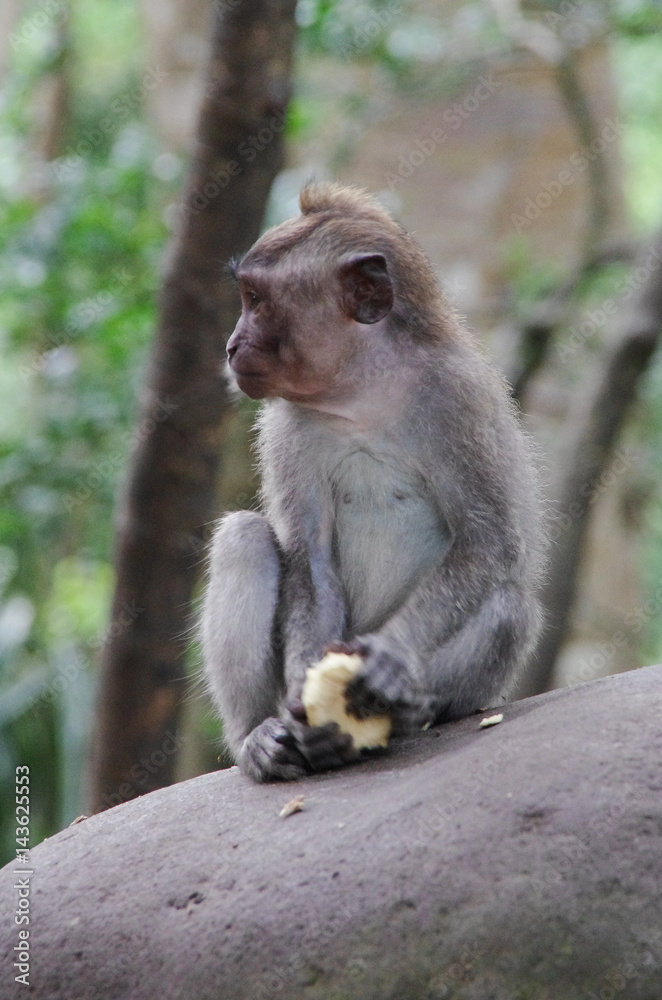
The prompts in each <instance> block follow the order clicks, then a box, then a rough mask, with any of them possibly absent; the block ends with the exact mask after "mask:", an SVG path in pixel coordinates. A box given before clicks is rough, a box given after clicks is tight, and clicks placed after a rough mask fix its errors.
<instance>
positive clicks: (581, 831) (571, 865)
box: [0, 667, 662, 1000]
mask: <svg viewBox="0 0 662 1000" xmlns="http://www.w3.org/2000/svg"><path fill="white" fill-rule="evenodd" d="M478 721H479V720H478V719H477V718H471V719H465V720H464V721H462V722H459V723H455V724H453V725H447V726H444V727H442V728H441V729H438V730H431V731H429V732H427V733H422V734H421V735H420V736H417V737H415V738H413V739H409V740H402V741H394V742H393V743H392V745H391V748H390V749H389V751H388V752H387V753H386V754H384V755H383V756H381V757H379V758H377V759H373V760H371V761H369V762H366V763H363V764H360V765H358V766H355V767H352V768H347V769H346V770H343V771H342V772H336V773H333V774H328V775H323V776H320V777H317V778H311V779H308V780H306V781H301V782H299V783H297V784H288V785H282V784H281V785H269V786H258V785H254V784H251V782H250V781H248V780H247V779H245V778H244V777H242V776H241V775H240V774H239V773H238V771H237V770H236V768H233V769H232V770H231V771H222V772H216V773H214V774H207V775H204V776H203V777H201V778H196V779H194V780H192V781H187V782H184V783H183V784H180V785H176V786H173V787H171V788H167V789H164V790H162V791H159V792H154V793H152V794H150V795H146V796H144V797H143V798H141V799H137V800H134V801H132V802H129V803H127V804H125V805H121V806H118V807H116V808H114V809H111V810H109V811H108V812H106V813H103V814H101V815H99V816H95V817H92V818H91V819H88V820H85V821H84V822H82V823H79V824H77V825H75V826H72V827H71V828H69V829H67V830H64V831H63V832H62V833H60V834H58V835H57V836H55V837H52V838H51V839H50V840H48V841H46V842H45V843H43V844H40V845H39V846H38V847H36V848H34V849H33V850H32V851H31V853H30V861H31V869H32V870H33V871H34V875H33V876H32V877H31V892H30V896H29V916H30V924H29V929H30V952H31V956H32V957H31V962H30V965H31V969H30V982H31V989H30V990H29V991H28V990H26V988H25V986H23V985H20V984H15V983H14V982H13V973H11V972H10V968H11V963H12V961H13V957H12V956H14V955H15V952H14V950H13V949H14V946H15V945H16V944H17V943H18V930H19V928H18V927H17V926H16V925H14V924H12V923H10V921H9V920H8V919H5V920H4V921H3V922H2V931H1V932H0V933H1V938H0V940H1V941H2V946H1V947H0V952H2V953H3V954H4V962H3V965H2V968H3V970H4V971H3V975H2V981H1V983H0V995H1V996H2V997H3V998H4V997H14V996H21V997H25V996H30V997H32V998H39V1000H51V998H61V1000H79V998H80V1000H96V998H104V1000H119V998H127V1000H128V998H130V1000H140V998H150V1000H175V998H177V1000H225V998H227V1000H243V998H246V1000H269V998H272V997H273V998H281V997H282V998H283V1000H291V998H299V997H301V998H306V1000H317V998H334V1000H354V998H356V1000H359V998H360V1000H373V998H374V1000H390V998H392V1000H395V998H401V1000H405V998H406V1000H417V998H421V1000H423V998H426V1000H436V998H445V997H449V998H454V1000H456V998H462V1000H528V998H532V1000H590V998H593V1000H595V998H598V1000H612V998H615V997H618V996H621V997H623V1000H626V998H627V1000H660V997H661V996H662V971H661V960H662V914H661V912H660V911H661V909H662V902H661V900H662V870H661V869H662V836H661V835H662V773H661V771H660V760H661V757H662V754H661V750H662V745H661V744H662V739H661V728H662V727H661V722H662V667H649V668H647V669H643V670H638V671H635V672H633V673H629V674H622V675H620V676H616V677H610V678H607V679H604V680H600V681H595V682H592V683H590V684H586V685H583V686H581V687H577V688H573V689H566V690H562V691H555V692H553V693H551V694H547V695H543V696H540V697H538V698H532V699H529V700H527V701H521V702H517V703H515V704H513V705H509V706H507V707H506V708H505V709H504V721H503V722H502V723H501V724H500V725H498V726H496V727H494V728H489V729H479V728H478ZM295 795H303V796H305V799H304V808H303V812H300V813H296V814H294V815H291V816H289V817H288V818H284V819H281V818H279V810H280V808H281V806H282V805H283V804H284V803H285V802H287V801H288V799H291V798H292V797H293V796H295ZM18 867H19V866H17V865H12V866H9V867H7V868H5V869H3V871H2V872H1V873H0V880H1V885H0V899H2V900H3V908H4V912H5V913H7V914H8V913H9V912H10V911H13V910H14V909H15V905H16V898H17V890H16V889H14V888H12V887H13V886H14V885H15V884H16V876H14V875H13V870H14V869H17V868H18Z"/></svg>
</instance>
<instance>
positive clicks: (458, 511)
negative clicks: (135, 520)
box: [202, 183, 543, 781]
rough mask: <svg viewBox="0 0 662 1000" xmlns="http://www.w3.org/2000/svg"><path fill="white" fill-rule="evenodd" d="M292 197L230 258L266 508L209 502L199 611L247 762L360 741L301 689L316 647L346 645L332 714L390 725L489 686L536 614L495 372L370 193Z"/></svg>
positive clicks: (518, 434)
mask: <svg viewBox="0 0 662 1000" xmlns="http://www.w3.org/2000/svg"><path fill="white" fill-rule="evenodd" d="M301 211H302V214H301V216H299V217H298V218H295V219H291V220H289V221H288V222H285V223H283V224H282V225H280V226H277V227H275V228H274V229H271V230H269V231H268V232H267V233H265V235H264V236H262V237H261V239H259V240H258V242H257V243H256V244H255V245H254V246H253V247H252V248H251V249H250V250H249V251H248V252H247V253H246V254H245V256H243V257H242V258H241V259H240V260H239V261H238V262H235V263H234V264H233V265H232V269H233V271H234V275H235V277H236V280H237V283H238V286H239V290H240V293H241V299H242V306H243V308H242V313H241V317H240V319H239V322H238V323H237V326H236V329H235V331H234V333H233V334H232V337H231V338H230V340H229V342H228V345H227V354H228V359H229V368H230V369H231V373H232V376H233V377H234V379H235V380H236V383H237V385H238V386H239V388H240V389H241V390H242V391H243V392H245V393H246V394H247V395H248V396H250V397H251V398H253V399H263V400H265V402H264V405H263V408H262V411H261V414H260V417H259V421H258V426H259V443H258V453H259V462H260V468H261V474H262V513H257V512H254V511H241V512H236V513H231V514H228V515H227V516H225V517H224V518H223V519H222V520H221V521H220V523H219V525H218V527H217V529H216V532H215V535H214V539H213V543H212V549H211V556H210V565H209V583H208V588H207V592H206V598H205V604H204V611H203V617H202V643H203V651H204V660H205V672H206V676H207V679H208V682H209V686H210V688H211V692H212V695H213V697H214V700H215V702H216V705H217V707H218V710H219V712H220V714H221V716H222V718H223V723H224V736H225V739H226V742H227V744H228V746H229V748H230V749H231V751H232V753H233V754H234V757H235V759H236V761H237V762H238V764H239V766H240V767H241V769H242V770H243V771H244V772H245V773H246V774H248V775H250V776H251V777H253V778H255V779H257V780H258V781H266V780H269V779H273V778H282V779H292V778H299V777H301V776H302V775H305V774H309V773H311V772H314V771H319V770H324V769H327V768H331V767H337V766H340V765H342V764H344V763H347V762H348V761H350V760H352V759H353V758H354V757H355V756H356V751H355V750H354V748H353V745H352V741H351V738H350V737H349V736H347V735H345V734H343V733H341V732H340V731H339V730H338V727H337V726H336V725H335V724H327V725H324V726H309V725H308V724H307V723H306V721H305V713H304V711H303V707H302V704H301V702H300V700H299V699H300V696H301V689H302V685H303V681H304V676H305V673H306V669H307V668H308V667H309V666H310V665H311V664H312V663H313V662H315V661H317V660H319V659H320V658H321V657H322V656H323V654H324V653H325V652H326V651H328V650H329V649H331V650H336V651H343V652H348V653H359V654H360V656H361V657H362V660H363V664H362V668H361V670H360V671H359V673H358V674H357V675H356V676H355V677H354V679H353V680H352V681H351V682H350V684H349V686H348V688H347V696H346V697H347V708H348V711H349V712H350V713H351V714H353V715H355V716H357V717H359V718H365V717H366V716H369V715H373V714H380V713H384V712H385V711H387V712H389V713H390V714H391V717H392V721H393V732H394V733H395V734H398V733H400V734H403V733H411V732H414V731H416V730H417V729H420V728H422V727H425V726H428V725H430V724H433V723H438V722H441V721H443V720H447V719H454V718H458V717H461V716H465V715H468V714H470V713H472V712H476V711H478V710H480V709H483V708H487V707H491V706H494V705H496V704H499V703H500V702H501V701H502V700H503V699H504V697H505V695H506V693H507V691H508V689H509V686H510V685H511V684H512V682H513V679H514V678H515V677H516V675H517V673H518V671H519V670H520V669H521V668H522V666H523V664H524V663H525V661H526V659H527V657H528V656H529V654H530V653H531V651H532V648H533V645H534V642H535V639H536V635H537V632H538V629H539V625H540V610H539V606H538V603H537V601H536V597H535V594H534V587H535V584H536V579H537V577H538V576H539V573H540V567H541V559H542V549H543V545H542V534H543V533H542V530H541V526H540V524H541V520H540V511H539V500H538V492H537V485H536V476H535V473H534V470H533V463H532V459H531V451H530V446H529V443H528V441H527V439H526V437H525V435H524V434H523V433H522V431H521V430H520V427H519V425H518V421H517V417H516V414H515V413H514V409H513V406H512V404H511V401H510V398H509V395H508V392H507V390H506V388H505V386H504V384H503V383H502V381H501V380H500V378H499V377H498V376H497V375H496V374H495V372H494V371H493V370H492V368H491V367H490V366H489V364H488V363H487V362H486V361H485V360H484V358H483V357H482V355H481V353H480V352H479V351H478V350H477V348H476V347H475V346H474V344H473V343H472V341H471V339H470V337H469V336H468V334H467V333H466V332H465V330H464V329H463V328H462V326H461V324H460V323H459V321H458V319H457V317H456V316H455V315H454V313H453V311H452V310H451V309H450V307H449V306H448V304H447V303H446V302H445V300H444V298H443V296H442V294H441V292H440V290H439V287H438V285H437V282H436V280H435V276H434V273H433V270H432V267H431V265H430V263H429V261H428V260H427V258H426V257H425V255H424V254H423V252H422V251H421V249H420V248H419V247H418V245H417V244H416V243H415V241H414V240H413V239H412V237H411V236H409V235H408V234H407V233H406V232H405V231H404V230H403V229H402V228H401V227H400V226H399V225H398V224H397V223H396V222H394V221H393V220H392V219H391V217H390V216H389V215H388V214H387V212H386V211H385V210H384V209H383V208H382V207H381V206H380V204H379V203H378V202H377V201H376V200H375V199H374V198H373V197H371V196H370V195H368V194H367V193H365V192H363V191H359V190H357V189H354V188H347V187H341V186H338V185H336V184H327V183H323V184H311V185H309V186H307V187H306V188H305V189H304V190H303V192H302V194H301Z"/></svg>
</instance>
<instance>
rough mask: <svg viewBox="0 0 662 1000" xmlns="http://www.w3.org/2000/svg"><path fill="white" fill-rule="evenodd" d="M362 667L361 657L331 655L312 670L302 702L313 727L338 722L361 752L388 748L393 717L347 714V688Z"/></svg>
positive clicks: (342, 654)
mask: <svg viewBox="0 0 662 1000" xmlns="http://www.w3.org/2000/svg"><path fill="white" fill-rule="evenodd" d="M362 665H363V660H362V659H361V657H360V656H358V655H353V656H347V655H346V654H345V653H327V655H326V656H325V657H324V659H323V660H320V662H319V663H316V664H314V666H312V667H309V668H308V672H307V673H306V680H305V681H304V685H303V691H302V694H301V699H302V701H303V703H304V706H305V708H306V716H307V718H308V722H309V724H310V725H311V726H323V725H324V723H325V722H337V723H338V725H339V726H340V728H341V730H342V732H343V733H349V735H350V736H351V737H352V739H353V740H354V746H355V747H356V749H357V750H362V749H369V748H371V747H385V746H386V744H387V743H388V738H389V734H390V732H391V717H390V716H389V715H375V716H371V717H370V718H369V719H356V718H355V717H354V716H353V715H348V714H347V706H346V704H345V688H346V687H347V685H348V683H349V681H350V680H351V679H352V677H353V676H354V674H355V673H357V671H359V670H360V669H361V666H362Z"/></svg>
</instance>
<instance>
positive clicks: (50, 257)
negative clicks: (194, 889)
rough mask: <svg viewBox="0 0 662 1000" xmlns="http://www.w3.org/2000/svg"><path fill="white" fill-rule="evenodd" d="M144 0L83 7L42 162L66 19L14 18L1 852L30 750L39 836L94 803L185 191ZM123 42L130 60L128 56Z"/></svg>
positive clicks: (1, 150) (2, 185)
mask: <svg viewBox="0 0 662 1000" xmlns="http://www.w3.org/2000/svg"><path fill="white" fill-rule="evenodd" d="M131 8H132V5H130V4H128V3H119V4H117V3H109V2H102V0H92V2H87V3H82V4H79V5H78V7H77V15H78V16H77V18H76V19H75V20H74V23H73V28H72V34H73V38H74V40H75V45H74V55H73V56H72V61H71V65H72V67H73V74H72V75H73V76H74V78H76V77H77V76H78V75H80V77H81V80H82V78H83V77H84V78H85V79H86V80H87V81H91V86H90V87H88V88H82V89H81V90H80V92H79V93H80V100H79V102H78V103H77V105H76V106H75V108H74V114H73V117H72V118H71V121H70V123H69V135H68V137H67V140H66V142H65V149H64V152H63V155H62V156H61V157H59V158H58V159H57V160H56V161H54V162H53V163H52V164H50V165H45V166H43V168H42V169H41V174H40V176H35V172H34V166H33V164H32V163H31V160H30V159H29V157H28V155H27V153H26V152H25V148H24V145H23V143H22V141H21V139H22V136H23V135H24V134H27V132H28V131H29V130H28V126H27V122H28V121H29V114H30V103H29V100H28V98H29V95H30V93H31V89H32V88H33V86H34V84H35V82H37V81H38V80H39V79H40V76H41V74H43V72H44V67H46V69H48V65H49V64H48V59H47V58H46V54H45V48H47V47H48V46H47V44H46V42H45V41H44V36H47V34H48V27H50V28H51V29H52V28H53V25H52V24H51V25H50V26H47V27H46V29H44V31H43V32H41V33H40V32H39V31H33V30H32V28H34V26H35V24H36V21H35V20H34V18H35V10H34V8H30V9H29V10H28V11H27V12H26V17H25V19H24V21H23V22H22V23H21V24H20V25H19V27H18V29H17V31H18V34H17V35H16V44H15V46H14V49H15V69H14V73H13V75H12V88H11V90H10V92H9V95H8V98H7V101H6V104H5V107H4V109H3V110H4V114H3V119H2V127H1V131H0V167H3V168H4V169H2V171H1V173H0V191H1V193H2V195H3V198H2V201H0V351H1V352H2V358H3V364H2V368H1V374H0V781H1V785H0V815H1V816H2V817H3V819H2V826H0V851H1V852H2V854H3V855H4V856H7V855H8V852H11V854H13V809H12V807H11V803H12V801H13V776H14V768H15V766H16V765H17V764H27V765H28V766H29V767H30V771H31V777H32V791H33V795H32V803H33V808H34V810H35V812H34V816H33V823H32V839H33V842H36V841H38V840H39V839H41V838H43V836H45V835H47V834H49V833H52V832H53V831H54V829H57V828H58V827H59V826H61V825H62V824H63V823H65V822H68V821H70V820H71V818H73V816H74V815H75V814H76V811H77V810H78V809H79V806H78V803H77V800H78V793H79V787H80V781H81V765H82V762H83V760H84V748H85V744H86V740H87V738H88V735H89V734H88V733H87V728H88V725H89V719H90V709H91V702H92V692H93V682H92V676H93V670H92V668H93V664H94V661H95V659H96V657H97V655H98V650H99V647H100V644H101V641H102V638H103V633H104V629H105V627H106V619H107V614H108V606H109V595H110V592H111V587H112V569H111V563H110V560H111V528H112V512H113V505H114V498H115V495H116V492H117V488H118V484H119V481H120V478H121V475H122V471H123V469H124V467H125V463H126V459H127V456H128V453H129V450H130V448H131V444H132V438H133V434H134V430H133V427H134V423H135V416H136V409H137V406H136V399H137V391H138V386H139V382H140V377H141V370H142V367H143V363H144V359H145V355H146V351H147V347H148V345H149V342H150V340H151V337H152V333H153V328H154V320H155V298H156V292H157V287H158V264H159V260H160V256H161V253H162V249H163V246H164V243H165V240H166V238H167V229H166V225H165V223H164V221H163V218H162V216H163V212H164V208H165V206H166V204H167V201H168V199H170V198H171V197H172V193H171V190H170V189H169V188H168V187H167V186H166V185H165V184H164V183H163V182H161V181H159V180H158V176H161V175H162V174H163V171H162V169H161V166H162V160H163V157H164V156H165V157H169V158H170V159H171V160H172V159H174V158H173V156H172V154H170V153H166V154H163V153H162V152H161V151H160V150H159V149H158V148H157V146H156V144H155V142H154V140H153V139H151V138H150V136H149V135H148V133H147V132H146V130H145V128H144V126H143V125H142V124H141V121H140V116H141V106H140V105H141V97H142V91H141V87H140V83H139V81H138V79H137V76H136V72H135V71H136V68H137V61H136V57H135V54H134V53H135V51H136V50H138V51H139V47H138V46H136V45H135V21H134V20H133V19H134V18H135V12H132V11H131ZM31 18H32V19H33V20H32V21H31ZM109 24H111V25H114V26H115V28H116V29H117V31H118V35H115V36H113V32H112V31H111V30H109V29H108V25H109ZM102 25H103V26H105V27H104V28H103V30H101V26H102ZM132 26H133V27H132ZM122 33H124V34H122ZM122 41H124V43H125V44H126V45H127V57H126V59H125V60H124V61H123V62H122V61H121V60H120V62H119V65H118V59H117V52H118V44H119V47H120V48H121V46H122ZM91 53H93V54H94V55H91ZM97 56H98V58H99V62H98V63H96V62H95V63H94V71H93V72H92V71H91V62H92V59H93V58H94V59H96V58H97ZM173 172H174V171H172V170H171V171H170V173H173Z"/></svg>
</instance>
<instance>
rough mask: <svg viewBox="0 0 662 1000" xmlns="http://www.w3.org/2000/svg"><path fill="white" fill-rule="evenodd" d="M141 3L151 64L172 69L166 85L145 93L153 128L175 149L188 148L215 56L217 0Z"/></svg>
mask: <svg viewBox="0 0 662 1000" xmlns="http://www.w3.org/2000/svg"><path fill="white" fill-rule="evenodd" d="M140 6H141V9H142V15H143V22H144V25H145V36H146V42H147V55H148V62H149V64H150V65H153V66H158V68H159V70H161V71H163V72H164V73H167V76H166V77H165V78H164V80H163V81H162V83H161V85H160V86H159V87H155V88H154V89H153V90H150V91H149V93H148V94H146V95H145V110H146V112H147V116H148V118H149V121H150V123H151V124H152V126H153V127H154V128H155V129H156V131H157V132H158V134H159V135H160V136H161V137H162V138H163V139H164V140H165V142H167V143H168V145H169V146H170V147H171V148H173V149H177V150H188V149H189V148H190V145H191V142H192V140H193V137H194V130H195V124H196V122H195V118H196V113H197V109H198V108H199V107H200V101H201V99H202V91H203V88H204V69H205V67H206V65H207V63H208V59H209V42H210V39H209V16H210V10H211V7H212V2H211V0H141V4H140ZM215 6H216V7H219V6H223V4H218V3H217V4H215ZM226 6H230V5H229V4H226Z"/></svg>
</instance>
